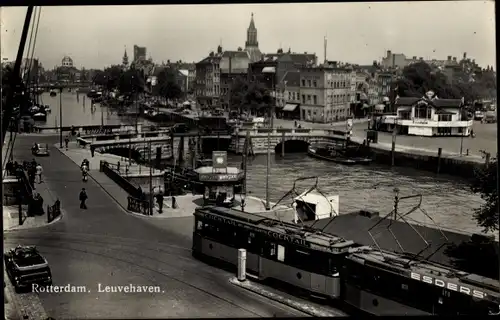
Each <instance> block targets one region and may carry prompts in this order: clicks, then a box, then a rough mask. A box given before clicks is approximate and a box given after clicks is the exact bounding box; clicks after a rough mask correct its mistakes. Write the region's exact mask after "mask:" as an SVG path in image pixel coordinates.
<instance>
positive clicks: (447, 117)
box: [438, 114, 451, 121]
mask: <svg viewBox="0 0 500 320" xmlns="http://www.w3.org/2000/svg"><path fill="white" fill-rule="evenodd" d="M438 121H451V114H440V115H438Z"/></svg>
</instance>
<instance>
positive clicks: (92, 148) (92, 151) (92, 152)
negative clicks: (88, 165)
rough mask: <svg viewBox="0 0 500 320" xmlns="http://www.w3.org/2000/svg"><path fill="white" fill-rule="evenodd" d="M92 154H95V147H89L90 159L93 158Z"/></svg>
mask: <svg viewBox="0 0 500 320" xmlns="http://www.w3.org/2000/svg"><path fill="white" fill-rule="evenodd" d="M94 152H95V146H93V145H91V146H90V154H91V155H92V158H93V157H94Z"/></svg>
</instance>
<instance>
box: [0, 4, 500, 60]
mask: <svg viewBox="0 0 500 320" xmlns="http://www.w3.org/2000/svg"><path fill="white" fill-rule="evenodd" d="M252 12H253V13H254V17H255V24H256V27H257V29H258V40H259V47H260V49H261V51H262V52H275V51H276V50H277V49H278V48H279V47H280V45H281V47H283V49H285V50H288V48H289V47H290V48H291V49H292V51H295V52H305V51H307V52H315V53H316V54H317V55H318V57H319V60H320V61H322V60H323V59H324V54H323V37H324V36H325V35H326V36H327V38H328V52H327V55H328V59H329V60H338V61H345V62H352V63H359V64H370V63H371V62H372V61H373V60H379V59H380V58H381V57H382V56H383V55H384V53H385V51H386V50H392V52H394V53H404V54H406V55H407V56H409V57H412V56H419V57H420V56H422V57H424V58H436V59H446V56H448V55H452V56H456V57H461V56H462V54H463V52H467V55H468V56H469V57H471V58H475V59H476V62H478V63H479V64H480V65H482V66H486V65H493V66H495V69H496V63H495V59H496V58H495V16H494V2H493V1H457V2H455V1H446V2H423V1H422V2H419V1H417V2H392V3H369V2H365V3H332V4H328V3H323V4H311V3H308V4H259V5H257V4H255V5H203V6H202V5H182V6H173V5H172V6H166V5H165V6H123V7H117V6H98V7H93V6H86V7H85V6H81V7H63V6H61V7H43V8H42V13H41V19H40V24H39V30H38V37H37V42H36V51H35V57H38V58H39V59H40V60H41V61H42V63H43V64H44V66H45V67H46V68H47V67H48V68H52V67H53V66H55V65H59V64H60V63H61V59H62V57H63V56H64V55H69V56H71V57H72V58H73V60H74V63H75V66H76V67H81V66H84V67H86V68H103V67H104V66H108V65H111V64H117V63H120V62H121V57H122V56H123V52H124V49H125V47H126V48H127V50H128V53H129V56H131V55H132V47H133V45H134V44H137V45H140V46H145V47H147V51H148V56H149V55H151V57H152V58H153V59H154V60H155V61H157V62H161V61H162V60H163V61H166V60H168V59H170V60H179V59H181V60H183V61H199V60H201V59H202V58H203V57H204V56H206V55H207V54H208V53H209V52H210V51H211V50H216V48H217V46H218V45H219V44H220V43H221V42H222V46H223V48H225V49H228V50H231V49H232V50H236V49H237V48H238V47H239V46H241V47H244V45H245V40H246V29H247V27H248V24H249V21H250V15H251V13H252ZM25 13H26V7H19V8H17V7H15V8H13V7H11V8H1V20H2V33H1V55H2V58H7V59H8V60H14V59H15V56H16V52H17V49H18V44H19V38H20V35H21V30H22V24H23V21H24V17H25Z"/></svg>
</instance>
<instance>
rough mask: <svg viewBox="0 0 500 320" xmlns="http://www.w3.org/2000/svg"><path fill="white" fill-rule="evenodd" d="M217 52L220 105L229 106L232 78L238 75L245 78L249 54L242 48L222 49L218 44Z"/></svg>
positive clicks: (227, 107)
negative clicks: (219, 57)
mask: <svg viewBox="0 0 500 320" xmlns="http://www.w3.org/2000/svg"><path fill="white" fill-rule="evenodd" d="M218 53H219V54H220V55H221V62H220V83H221V92H220V93H221V98H220V100H221V107H222V108H224V109H230V108H231V105H230V104H231V94H232V91H231V90H232V86H233V83H234V80H235V79H236V78H238V77H244V78H247V75H248V67H249V65H250V54H249V53H248V52H247V51H244V50H243V49H242V48H238V50H237V51H223V50H222V47H221V46H219V49H218Z"/></svg>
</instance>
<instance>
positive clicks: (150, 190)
mask: <svg viewBox="0 0 500 320" xmlns="http://www.w3.org/2000/svg"><path fill="white" fill-rule="evenodd" d="M148 148H149V214H150V215H151V216H152V215H153V165H152V163H151V141H149V143H148Z"/></svg>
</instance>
